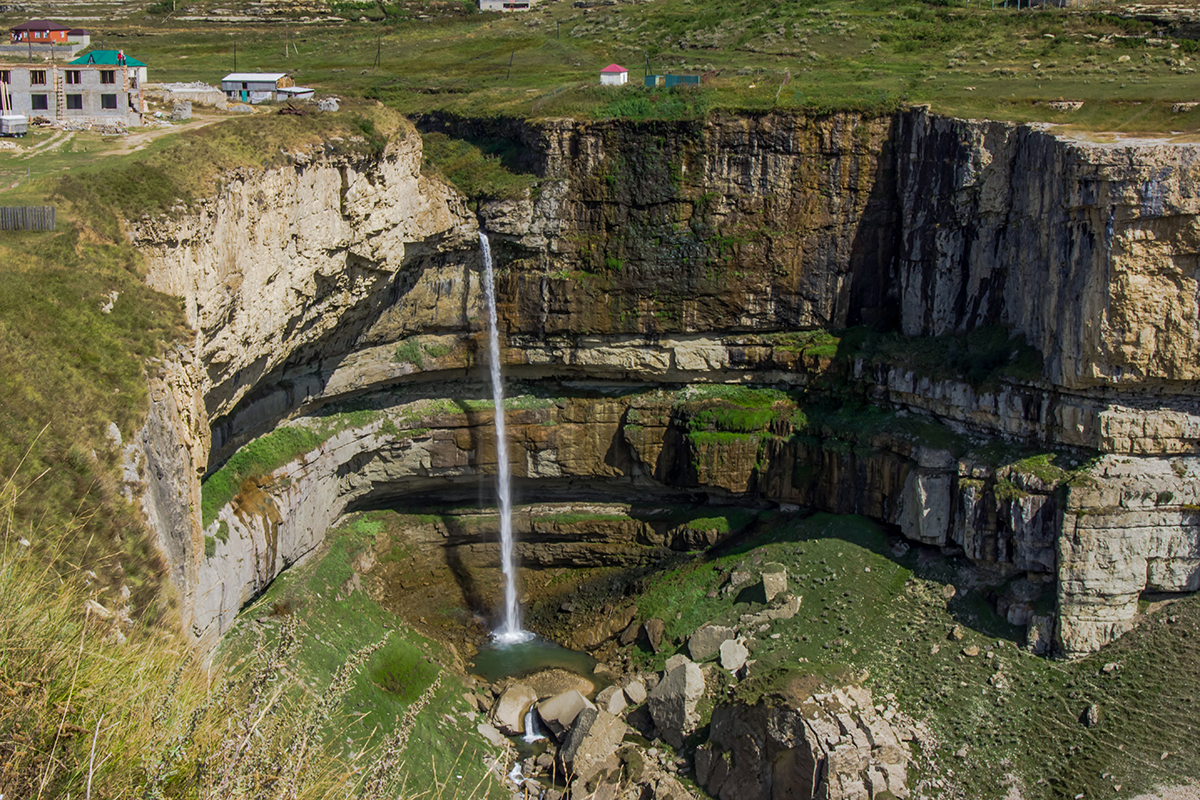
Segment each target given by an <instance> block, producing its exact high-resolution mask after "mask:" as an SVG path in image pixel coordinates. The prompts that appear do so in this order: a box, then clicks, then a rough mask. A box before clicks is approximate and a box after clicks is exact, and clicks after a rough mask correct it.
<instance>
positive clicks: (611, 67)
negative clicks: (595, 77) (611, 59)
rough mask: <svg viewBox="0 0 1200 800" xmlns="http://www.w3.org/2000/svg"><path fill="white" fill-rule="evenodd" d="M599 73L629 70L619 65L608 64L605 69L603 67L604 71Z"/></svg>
mask: <svg viewBox="0 0 1200 800" xmlns="http://www.w3.org/2000/svg"><path fill="white" fill-rule="evenodd" d="M600 71H601V72H629V70H627V69H625V68H624V67H622V66H621V65H620V64H609V65H608V66H607V67H605V68H604V69H602V70H600Z"/></svg>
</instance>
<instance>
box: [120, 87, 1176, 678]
mask: <svg viewBox="0 0 1200 800" xmlns="http://www.w3.org/2000/svg"><path fill="white" fill-rule="evenodd" d="M427 124H429V125H431V126H432V125H437V126H440V127H442V128H444V129H448V130H450V131H451V132H454V133H457V134H459V135H464V136H467V135H474V134H476V133H479V132H480V131H479V129H480V127H481V126H482V125H483V124H482V123H475V122H470V121H461V120H439V121H433V122H428V123H427ZM489 125H491V126H492V128H490V129H489V132H490V133H496V127H495V126H497V125H499V127H500V133H502V134H503V135H506V136H509V137H510V138H515V139H520V140H521V141H523V142H524V143H525V145H526V146H527V148H528V155H527V158H528V161H529V165H530V168H531V169H534V170H536V171H537V172H538V174H539V176H540V177H541V178H542V181H541V183H540V185H539V190H538V192H537V194H536V196H531V197H529V198H527V199H526V200H524V201H518V202H505V203H491V204H484V206H483V208H482V214H483V216H484V217H485V220H486V224H487V226H488V229H489V230H490V231H492V233H493V236H494V240H496V241H494V244H495V249H496V251H497V254H498V260H499V263H500V264H501V267H502V268H501V274H500V276H499V278H498V284H499V285H498V294H499V297H500V306H501V308H500V311H501V317H502V323H503V327H504V329H505V333H506V339H507V347H506V349H505V352H504V360H505V363H506V368H507V369H508V374H509V378H510V380H513V381H520V382H522V383H523V384H524V386H525V387H526V391H527V392H528V397H530V398H533V400H532V401H530V403H531V405H527V406H526V407H523V408H516V407H515V408H513V410H512V411H510V412H509V414H510V416H511V419H510V428H511V429H512V430H514V434H513V440H512V442H511V443H510V447H512V448H513V450H514V453H513V455H514V456H515V457H514V459H513V461H514V463H515V464H516V465H517V466H516V468H515V469H516V472H517V473H518V475H519V477H521V478H522V479H527V480H528V485H529V486H530V487H531V488H530V491H531V492H534V493H536V492H547V493H553V492H554V491H558V490H561V488H562V487H563V486H566V485H570V486H571V487H572V490H573V491H579V490H583V491H584V492H591V493H592V494H593V495H595V496H598V497H602V498H607V499H621V498H622V496H628V495H629V494H630V493H643V492H649V493H652V494H661V495H664V496H667V495H678V494H680V493H687V494H690V495H696V494H699V495H704V496H708V497H710V498H720V499H727V500H731V501H732V500H739V499H740V500H752V501H756V502H757V501H762V500H769V501H774V502H782V503H788V504H795V505H804V506H811V507H815V508H820V509H826V510H831V511H838V512H846V513H850V512H853V513H862V514H867V515H869V516H872V517H874V518H876V519H879V520H882V521H885V522H888V523H891V524H894V525H896V526H897V527H898V529H899V530H900V531H901V532H902V533H903V534H904V535H905V536H907V537H909V538H910V539H913V540H915V541H919V542H922V543H924V544H928V545H936V546H941V547H948V548H953V547H959V548H961V549H962V550H963V552H965V554H966V555H967V556H968V557H970V558H972V559H975V560H977V561H982V562H987V563H992V564H996V565H998V567H1000V568H1002V569H1003V570H1007V571H1009V572H1012V573H1019V572H1027V573H1031V574H1033V575H1035V576H1038V575H1044V576H1047V577H1049V576H1053V577H1056V578H1057V579H1058V581H1059V584H1058V585H1059V597H1058V613H1059V618H1060V623H1059V625H1058V628H1057V647H1058V648H1059V649H1060V650H1061V651H1063V652H1066V653H1069V654H1073V653H1081V652H1087V651H1089V650H1092V649H1095V648H1096V647H1099V646H1100V645H1101V644H1103V643H1104V642H1105V641H1108V640H1109V639H1111V638H1112V636H1114V635H1117V634H1119V633H1120V632H1121V631H1122V630H1124V629H1125V628H1127V627H1128V626H1129V625H1130V624H1131V622H1132V620H1133V618H1134V615H1135V614H1136V608H1137V598H1138V595H1139V593H1140V592H1141V591H1142V590H1145V589H1156V590H1167V591H1191V590H1195V589H1196V588H1197V586H1196V583H1197V581H1198V580H1200V538H1198V537H1197V529H1196V526H1195V524H1194V520H1193V519H1192V517H1193V514H1192V512H1191V510H1189V509H1191V508H1193V507H1194V506H1193V503H1194V502H1195V500H1194V498H1192V497H1191V492H1190V490H1189V489H1188V488H1187V487H1188V486H1190V480H1191V479H1190V478H1189V477H1188V476H1190V475H1192V474H1193V473H1194V472H1195V470H1196V469H1197V467H1196V465H1195V463H1194V461H1195V459H1194V458H1193V456H1192V454H1194V453H1195V452H1196V446H1197V444H1196V442H1197V438H1196V437H1197V431H1200V414H1198V413H1197V410H1196V407H1195V403H1194V400H1193V396H1192V394H1191V392H1190V389H1189V383H1188V382H1189V381H1190V380H1192V376H1191V372H1192V370H1193V366H1192V365H1193V362H1194V361H1195V355H1194V354H1193V353H1192V348H1193V347H1194V343H1195V341H1197V338H1198V334H1200V331H1197V330H1196V329H1195V325H1196V324H1197V323H1196V317H1197V314H1196V292H1195V288H1196V287H1195V286H1194V283H1195V275H1194V272H1195V261H1196V247H1195V242H1194V238H1195V234H1194V231H1195V229H1196V222H1197V219H1196V209H1195V208H1193V203H1194V200H1193V199H1192V188H1191V187H1192V184H1193V183H1194V172H1193V167H1192V164H1193V163H1194V159H1195V156H1196V152H1197V151H1196V149H1195V148H1192V147H1189V146H1170V147H1166V146H1158V145H1148V144H1145V143H1136V142H1135V143H1127V144H1122V145H1093V144H1086V143H1081V142H1075V141H1068V140H1064V139H1061V138H1058V137H1055V136H1053V135H1050V134H1049V133H1046V132H1044V131H1039V130H1035V129H1032V128H1028V127H1020V126H1012V125H1005V124H999V123H985V122H963V121H954V120H946V119H941V118H938V117H934V116H932V115H929V114H928V113H926V112H923V111H920V110H916V111H911V112H905V113H902V114H900V115H897V116H896V117H894V118H868V117H862V116H858V115H851V114H847V115H840V116H834V117H826V118H820V119H807V118H794V117H788V116H774V115H767V116H759V117H745V118H740V117H739V118H734V117H715V118H713V119H711V120H709V121H707V122H704V123H680V124H666V123H655V124H644V125H636V124H632V123H623V122H609V123H575V122H572V121H567V120H558V121H548V122H546V123H544V124H541V125H537V126H533V125H529V126H526V125H523V124H517V123H514V122H505V123H489ZM464 209H465V204H464V202H463V200H462V198H460V197H459V196H458V195H456V194H455V193H454V192H453V191H452V190H450V189H449V188H447V187H445V186H444V185H442V184H440V183H438V182H436V181H433V180H430V179H427V178H424V177H422V176H421V175H420V172H419V140H418V139H417V138H416V137H409V138H406V139H404V140H402V141H398V142H396V143H394V144H393V145H392V146H390V147H389V149H388V151H387V152H386V153H385V154H384V156H383V157H382V158H381V159H379V160H377V161H370V162H362V163H349V162H345V161H341V160H339V159H337V158H333V157H328V156H322V157H313V158H301V159H300V160H299V161H298V162H297V163H296V164H295V165H293V166H292V167H290V168H288V169H286V170H279V171H268V172H266V173H262V174H243V175H239V176H235V178H234V179H232V180H231V181H229V182H228V183H227V185H226V188H225V189H224V190H223V193H222V195H221V197H218V198H215V199H213V200H212V201H210V202H209V203H207V204H206V205H204V206H202V207H201V208H200V210H199V211H198V212H197V213H196V214H194V215H193V216H190V217H186V218H185V219H183V220H182V221H166V220H160V221H152V222H149V223H145V224H143V225H141V226H140V227H139V228H138V230H137V234H136V235H137V237H138V241H139V243H140V244H141V246H142V247H143V249H144V250H145V251H146V252H147V253H148V254H149V257H150V262H151V265H152V281H153V282H154V284H155V285H156V286H158V287H160V288H163V289H165V290H168V291H172V292H175V293H177V294H179V295H180V296H182V297H184V298H185V301H186V304H187V307H188V310H189V319H191V320H192V322H193V324H194V325H195V326H196V329H197V335H196V340H195V342H194V344H193V346H192V347H191V348H189V349H188V350H187V351H186V352H181V353H179V354H177V356H176V358H175V359H174V362H173V363H172V364H171V365H169V366H170V368H169V369H168V370H167V374H168V376H169V377H168V378H167V379H166V380H165V382H164V383H163V384H162V385H161V386H158V387H156V388H155V393H156V397H158V398H161V400H162V402H161V404H160V405H159V407H157V408H156V410H155V414H154V415H153V416H152V419H151V421H150V426H149V428H148V431H147V434H146V436H145V437H144V441H145V447H144V450H145V454H146V455H145V458H146V465H147V467H148V468H149V469H147V470H146V471H147V472H148V473H149V475H150V477H151V479H150V481H149V485H150V491H149V492H148V495H147V501H146V502H147V506H148V510H149V511H150V516H151V518H152V520H154V521H155V523H156V524H157V526H158V527H159V530H160V532H161V533H162V538H163V540H164V542H165V544H166V547H165V549H166V550H167V551H168V553H169V555H170V556H171V558H172V561H173V563H174V564H176V565H177V577H178V578H179V579H180V582H181V585H182V586H183V587H184V590H185V596H186V597H187V598H188V602H189V608H191V609H192V611H191V614H192V616H191V617H190V622H191V625H192V630H193V633H194V634H195V635H196V636H197V637H199V638H200V639H201V640H202V641H205V642H211V641H213V639H214V638H215V637H216V636H217V635H219V632H220V631H221V630H222V629H223V628H224V626H225V625H227V624H228V621H229V619H230V616H231V615H232V614H233V613H235V612H236V610H237V608H239V607H240V606H241V605H242V604H243V603H244V602H245V601H246V600H247V599H249V598H250V597H252V596H253V595H254V593H256V592H257V591H258V590H260V589H261V588H262V587H263V586H264V585H265V584H266V583H267V582H269V581H270V580H271V579H272V578H273V577H274V576H275V575H276V574H277V573H278V572H279V570H281V569H283V568H285V567H286V566H287V565H288V564H290V563H293V562H294V561H295V560H296V559H297V558H300V557H302V555H303V554H304V553H305V552H307V551H308V550H309V549H311V548H312V547H313V546H314V544H315V543H316V542H318V541H319V540H320V539H321V537H322V536H323V535H324V530H325V528H326V527H327V526H328V525H329V524H330V523H331V522H332V521H333V519H335V518H336V516H337V515H338V514H340V513H341V511H342V510H343V509H346V508H350V507H353V506H355V505H360V504H363V503H367V502H385V501H387V500H388V499H389V498H405V497H409V498H411V497H413V496H421V497H431V496H436V495H437V494H438V493H443V494H444V495H445V496H455V493H456V492H457V493H459V494H460V495H461V494H464V493H465V494H470V495H472V496H473V495H474V494H475V492H476V491H477V490H476V488H475V487H476V486H477V485H478V480H479V476H480V475H483V474H488V473H489V472H490V471H491V470H493V469H494V444H492V443H491V428H490V417H489V416H488V412H486V410H483V409H481V408H479V407H477V406H474V405H472V403H474V402H475V401H478V400H481V399H485V398H486V397H487V391H486V389H485V384H484V383H483V382H482V381H480V380H478V379H479V378H480V377H481V374H480V370H481V369H482V367H483V365H482V364H481V363H480V362H481V357H480V355H479V354H480V353H481V348H480V346H479V338H480V331H479V324H480V314H479V309H480V307H481V300H482V297H481V291H480V286H479V277H478V276H479V272H478V266H479V257H478V254H477V247H476V239H475V230H474V222H473V220H471V219H469V218H468V217H467V216H466V215H465V213H464ZM859 324H870V325H873V326H875V327H878V328H882V329H893V328H894V329H898V330H899V331H901V332H903V333H904V334H906V335H908V336H910V337H918V338H916V339H914V340H913V341H916V342H917V343H918V344H919V343H920V342H922V341H927V340H928V341H932V340H930V339H928V337H935V336H943V337H946V336H949V335H953V334H961V333H966V332H970V331H976V330H982V329H986V328H988V326H992V327H995V326H1006V327H1008V328H1010V329H1011V330H1013V331H1015V332H1016V333H1017V334H1019V335H1023V336H1024V338H1025V339H1026V341H1027V342H1028V345H1031V346H1032V348H1033V351H1034V353H1035V355H1036V357H1037V360H1038V361H1040V363H1041V365H1042V368H1041V371H1040V374H1039V373H1037V372H1036V371H1035V372H1034V373H1032V374H1021V375H1018V374H1016V373H1008V372H1004V371H994V372H993V373H989V376H988V377H986V378H985V379H984V380H971V381H969V380H967V379H966V378H964V377H955V376H954V375H953V374H952V373H953V370H951V371H950V372H951V374H945V370H932V371H931V370H930V369H928V368H927V365H926V366H923V365H922V363H923V362H921V361H920V359H918V358H915V356H913V357H910V355H908V354H912V353H914V352H915V351H914V350H913V349H912V346H911V341H910V342H909V343H908V344H906V345H905V347H908V349H904V348H899V349H894V350H893V351H890V354H884V355H880V353H879V352H878V351H870V350H869V349H856V346H855V345H853V344H852V339H853V337H843V338H842V340H841V341H840V342H839V341H837V340H820V339H817V338H813V337H811V336H807V334H804V335H802V332H804V331H809V330H813V329H818V328H830V329H838V328H843V327H846V326H850V325H859ZM806 337H807V338H806ZM920 337H925V338H920ZM1013 347H1014V348H1016V347H1018V344H1017V343H1014V344H1013ZM1007 358H1008V354H1007V350H1002V352H1001V361H1004V362H1005V363H1007V361H1006V359H1007ZM695 383H714V384H755V385H759V386H774V387H782V388H786V389H789V390H790V392H791V394H789V395H787V397H786V398H785V399H782V400H780V399H778V398H773V396H768V395H766V394H764V395H756V396H755V397H757V398H758V399H753V398H752V399H751V400H745V398H743V401H744V402H743V401H729V399H728V398H725V399H722V398H721V397H716V396H712V397H709V396H696V395H694V394H689V392H690V391H691V390H687V389H685V387H686V386H687V385H688V384H695ZM763 398H765V399H763ZM797 398H799V399H797ZM351 399H353V402H354V405H353V406H350V405H347V403H348V401H350V400H351ZM535 401H536V402H535ZM760 401H761V402H760ZM446 403H450V404H451V405H450V406H447V405H445V404H446ZM485 405H486V404H485ZM830 409H833V410H832V411H831V410H830ZM846 409H857V411H856V412H855V414H857V416H856V415H855V414H850V413H848V412H847V411H846ZM355 414H358V416H355ZM288 417H291V418H292V419H293V421H292V422H290V423H289V424H288V426H287V429H292V428H295V429H297V430H302V431H303V433H302V434H301V433H295V432H294V431H293V433H294V436H293V438H292V439H290V440H289V441H291V442H292V445H291V449H290V450H287V451H286V452H284V453H283V454H282V456H280V455H279V453H278V451H275V450H271V451H270V452H273V453H275V455H276V458H275V461H274V462H272V463H271V464H270V465H268V466H266V467H261V468H259V469H258V471H257V472H253V474H251V473H249V472H244V471H243V472H236V471H231V472H229V473H228V474H229V475H235V477H236V481H235V484H236V485H234V486H232V489H231V490H230V492H229V495H228V497H227V498H217V499H214V497H216V495H215V494H214V493H213V492H212V491H210V487H206V488H205V490H204V492H203V496H202V493H201V491H200V487H199V483H198V480H197V477H196V476H197V474H198V473H203V472H206V471H207V472H209V473H214V472H215V471H216V470H217V468H218V467H221V465H222V464H224V463H225V462H226V459H228V458H229V456H230V455H231V454H232V453H233V452H234V451H235V450H236V448H237V447H238V446H240V445H242V444H243V443H245V442H247V441H250V440H251V439H253V438H254V437H255V436H258V435H260V434H262V433H265V432H267V431H269V430H271V429H272V428H273V427H274V426H275V425H277V424H278V422H279V421H280V420H282V419H284V418H288ZM1000 441H1004V442H1007V443H1008V444H1007V445H1006V447H1008V448H1009V449H1011V448H1014V447H1018V446H1020V447H1024V448H1026V449H1025V451H1024V452H1023V453H1017V454H1015V455H1013V454H1003V453H1002V454H1000V455H997V452H998V451H997V448H996V447H993V446H991V445H993V444H995V443H998V442H1000ZM253 446H259V447H261V448H263V449H264V450H266V449H268V448H267V447H266V445H265V444H260V443H257V442H256V443H255V445H253ZM1030 448H1033V449H1032V450H1031V449H1030ZM999 450H1000V451H1003V450H1005V448H999ZM1031 452H1032V453H1038V452H1040V453H1044V454H1045V455H1046V456H1047V458H1048V459H1049V460H1047V458H1042V459H1040V460H1039V459H1034V460H1032V461H1030V460H1029V459H1027V458H1025V456H1028V455H1029V454H1030V453H1031ZM1097 452H1098V453H1100V454H1103V458H1101V459H1100V460H1099V461H1098V462H1096V463H1095V464H1092V463H1091V462H1089V459H1091V458H1092V457H1093V456H1094V455H1095V454H1096V453H1097ZM1050 456H1053V458H1049V457H1050ZM1051 462H1052V468H1049V469H1046V468H1043V467H1045V465H1046V464H1048V463H1051ZM230 463H231V464H232V462H230ZM185 467H186V469H184V468H185ZM209 480H210V484H211V480H212V478H210V479H209ZM556 487H557V488H556ZM218 500H219V501H220V502H218ZM202 507H203V508H205V511H204V513H203V514H202V513H201V512H200V511H198V510H193V511H190V512H189V510H188V509H201V508H202ZM668 544H669V543H667V542H657V543H656V544H654V546H665V545H668ZM584 550H586V548H584ZM584 550H578V551H577V554H579V555H580V557H583V553H584ZM593 550H595V551H596V552H598V551H599V549H598V548H593ZM614 557H615V556H614ZM631 557H632V556H631ZM1018 617H1019V618H1021V619H1022V621H1026V620H1028V619H1029V614H1027V613H1026V614H1023V615H1022V614H1018ZM1045 628H1046V625H1045V620H1042V624H1041V625H1040V626H1039V630H1041V631H1044V630H1045Z"/></svg>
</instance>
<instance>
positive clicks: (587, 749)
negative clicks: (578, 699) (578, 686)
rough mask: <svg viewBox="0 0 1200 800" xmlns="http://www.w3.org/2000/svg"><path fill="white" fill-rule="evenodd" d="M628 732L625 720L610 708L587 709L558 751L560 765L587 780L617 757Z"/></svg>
mask: <svg viewBox="0 0 1200 800" xmlns="http://www.w3.org/2000/svg"><path fill="white" fill-rule="evenodd" d="M627 731H628V727H627V726H626V725H625V723H624V722H622V721H621V720H619V719H617V718H616V717H614V716H613V715H612V714H609V713H608V712H607V711H604V710H602V709H601V710H597V709H596V708H585V709H583V710H582V711H580V712H579V715H578V716H577V717H576V718H575V723H574V724H573V725H572V726H571V730H570V731H568V733H567V737H566V739H564V740H563V744H562V747H560V748H559V750H558V766H559V768H560V769H561V770H562V771H563V772H564V773H565V774H567V775H571V776H573V777H574V778H576V779H577V780H579V781H580V782H581V783H586V782H587V780H588V779H589V778H591V777H592V776H593V775H595V774H596V773H597V772H599V771H600V769H601V768H602V767H603V766H604V765H605V762H606V761H608V760H609V759H611V758H613V756H614V755H615V754H616V752H617V748H618V747H620V746H621V740H622V739H624V738H625V733H626V732H627Z"/></svg>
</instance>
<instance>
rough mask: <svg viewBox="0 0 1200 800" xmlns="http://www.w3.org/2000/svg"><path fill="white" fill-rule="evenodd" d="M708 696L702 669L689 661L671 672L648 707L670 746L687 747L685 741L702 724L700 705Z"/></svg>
mask: <svg viewBox="0 0 1200 800" xmlns="http://www.w3.org/2000/svg"><path fill="white" fill-rule="evenodd" d="M703 694H704V673H702V672H701V671H700V667H699V666H697V665H696V664H693V663H692V662H691V661H687V660H686V659H685V661H684V663H678V664H677V665H676V666H675V668H674V669H672V670H670V671H668V672H667V674H666V675H665V676H664V677H663V679H662V681H661V682H660V683H659V684H658V686H656V687H654V691H652V692H651V693H650V696H649V698H648V699H647V700H646V704H647V706H648V707H649V709H650V716H651V717H652V718H653V719H654V727H655V728H656V729H657V730H658V734H659V736H660V737H662V739H663V740H664V741H666V742H667V744H669V745H671V746H672V747H675V748H680V747H683V740H684V737H685V736H687V734H689V733H691V732H692V730H693V729H695V727H696V723H697V722H699V719H700V718H699V715H697V714H696V704H697V703H698V702H700V697H701V695H703Z"/></svg>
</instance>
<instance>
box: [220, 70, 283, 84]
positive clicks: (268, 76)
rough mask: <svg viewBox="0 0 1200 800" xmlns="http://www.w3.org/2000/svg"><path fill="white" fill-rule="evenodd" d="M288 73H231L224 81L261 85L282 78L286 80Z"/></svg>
mask: <svg viewBox="0 0 1200 800" xmlns="http://www.w3.org/2000/svg"><path fill="white" fill-rule="evenodd" d="M286 77H287V73H286V72H231V73H229V74H228V75H226V76H225V77H224V78H221V80H222V81H233V82H235V83H259V82H262V81H270V82H271V83H274V82H275V81H277V80H279V79H280V78H286Z"/></svg>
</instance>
